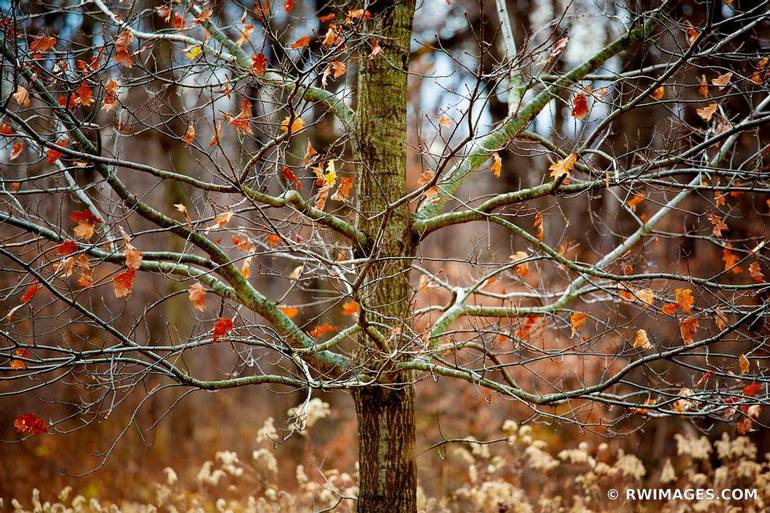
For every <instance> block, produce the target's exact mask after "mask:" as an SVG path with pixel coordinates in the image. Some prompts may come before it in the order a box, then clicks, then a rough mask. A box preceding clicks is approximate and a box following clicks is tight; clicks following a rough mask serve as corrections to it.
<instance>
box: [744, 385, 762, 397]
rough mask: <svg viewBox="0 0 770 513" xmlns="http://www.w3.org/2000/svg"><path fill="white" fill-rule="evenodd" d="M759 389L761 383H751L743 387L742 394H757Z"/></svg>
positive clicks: (749, 395) (760, 388)
mask: <svg viewBox="0 0 770 513" xmlns="http://www.w3.org/2000/svg"><path fill="white" fill-rule="evenodd" d="M760 390H762V384H761V383H751V384H750V385H746V386H745V387H743V395H745V396H748V397H753V396H755V395H757V394H758V393H759V391H760Z"/></svg>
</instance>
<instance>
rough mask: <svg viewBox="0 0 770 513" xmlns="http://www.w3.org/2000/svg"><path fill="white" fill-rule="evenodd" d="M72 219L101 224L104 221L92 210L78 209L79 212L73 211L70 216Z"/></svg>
mask: <svg viewBox="0 0 770 513" xmlns="http://www.w3.org/2000/svg"><path fill="white" fill-rule="evenodd" d="M70 221H74V222H76V223H78V224H80V223H84V224H99V223H101V222H102V221H101V219H99V218H98V217H96V216H95V215H93V214H92V213H91V211H90V210H78V211H77V212H73V213H72V215H71V216H70Z"/></svg>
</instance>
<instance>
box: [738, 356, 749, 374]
mask: <svg viewBox="0 0 770 513" xmlns="http://www.w3.org/2000/svg"><path fill="white" fill-rule="evenodd" d="M738 370H740V371H741V374H748V373H749V371H750V370H751V362H749V359H748V358H747V357H746V355H745V354H742V355H741V356H740V358H738Z"/></svg>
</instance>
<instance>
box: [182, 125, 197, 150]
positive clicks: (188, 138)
mask: <svg viewBox="0 0 770 513" xmlns="http://www.w3.org/2000/svg"><path fill="white" fill-rule="evenodd" d="M182 140H183V141H184V142H186V143H187V144H188V145H189V144H192V143H193V142H195V125H194V124H193V122H192V121H190V124H189V125H187V131H186V132H185V133H184V135H183V136H182Z"/></svg>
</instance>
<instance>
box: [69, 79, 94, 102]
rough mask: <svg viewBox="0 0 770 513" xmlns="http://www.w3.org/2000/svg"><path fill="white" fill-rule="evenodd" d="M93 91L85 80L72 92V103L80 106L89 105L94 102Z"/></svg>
mask: <svg viewBox="0 0 770 513" xmlns="http://www.w3.org/2000/svg"><path fill="white" fill-rule="evenodd" d="M95 101H96V100H95V99H94V92H93V90H92V89H91V86H89V85H88V82H86V81H85V80H84V81H83V82H81V83H80V86H78V88H77V89H75V94H74V102H73V103H74V104H75V105H76V106H80V107H90V106H91V105H93V104H94V102H95Z"/></svg>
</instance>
